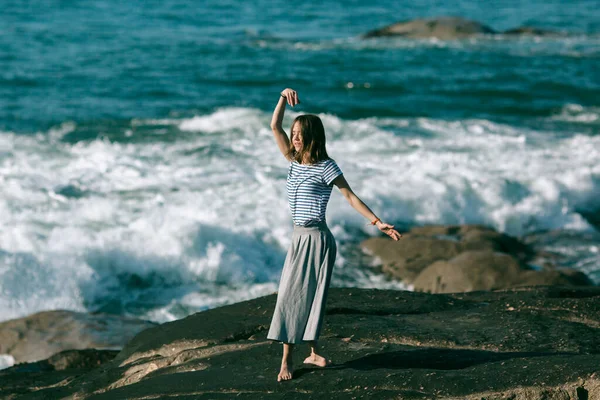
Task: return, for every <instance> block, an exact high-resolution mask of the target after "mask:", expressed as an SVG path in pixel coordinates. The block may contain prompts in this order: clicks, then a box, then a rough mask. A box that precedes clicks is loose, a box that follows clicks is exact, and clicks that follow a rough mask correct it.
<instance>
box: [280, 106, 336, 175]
mask: <svg viewBox="0 0 600 400" xmlns="http://www.w3.org/2000/svg"><path fill="white" fill-rule="evenodd" d="M296 123H298V124H300V132H302V149H301V150H300V151H296V148H295V147H294V144H293V143H292V138H293V135H294V133H293V130H294V125H296ZM288 155H289V156H290V157H291V158H292V159H294V160H296V162H298V163H300V164H302V160H303V159H304V157H307V158H308V163H309V164H315V163H317V162H319V161H322V160H327V159H328V158H329V155H327V150H325V128H324V127H323V122H321V118H319V117H317V116H316V115H313V114H304V115H299V116H297V117H296V119H294V122H292V127H291V129H290V148H289V149H288Z"/></svg>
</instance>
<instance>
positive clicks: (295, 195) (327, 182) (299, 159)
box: [267, 89, 401, 381]
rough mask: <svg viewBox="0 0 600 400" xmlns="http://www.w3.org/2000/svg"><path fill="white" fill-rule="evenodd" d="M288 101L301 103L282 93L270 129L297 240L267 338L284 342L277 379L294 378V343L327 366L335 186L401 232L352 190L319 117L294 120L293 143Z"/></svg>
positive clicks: (313, 360) (363, 209)
mask: <svg viewBox="0 0 600 400" xmlns="http://www.w3.org/2000/svg"><path fill="white" fill-rule="evenodd" d="M286 102H287V103H288V104H289V105H290V106H292V107H293V106H295V105H296V104H298V103H299V102H300V100H298V94H297V93H296V91H294V90H292V89H285V90H284V91H283V92H281V97H280V98H279V103H278V104H277V107H276V108H275V111H274V113H273V119H272V120H271V129H272V130H273V134H274V135H275V141H276V142H277V145H278V146H279V150H281V152H282V153H283V155H284V156H285V158H286V159H287V160H288V161H290V162H291V164H290V168H289V171H288V177H287V185H286V186H287V191H288V200H289V205H290V210H291V211H292V218H293V220H294V233H293V235H292V244H291V246H290V248H289V251H288V253H287V256H286V260H285V263H284V266H283V271H282V273H281V280H280V282H279V291H278V294H277V304H276V306H275V311H274V313H273V319H272V321H271V327H270V329H269V333H268V334H267V338H268V339H271V340H277V341H280V342H283V359H282V361H281V370H280V372H279V375H278V376H277V381H282V380H289V379H291V378H292V372H293V369H292V368H293V367H292V349H293V345H294V344H296V343H301V342H308V344H309V345H310V350H311V352H310V355H309V356H308V357H307V358H306V359H305V360H304V363H305V364H313V365H316V366H319V367H325V366H326V365H327V364H329V363H330V361H328V360H326V359H325V358H324V357H323V356H321V355H320V354H319V353H318V351H317V339H318V337H319V333H320V330H321V326H322V323H323V315H324V314H325V302H326V300H327V290H328V288H329V282H330V280H331V272H332V271H333V264H334V262H335V257H336V251H337V246H336V243H335V239H334V237H333V235H332V234H331V231H330V230H329V228H328V227H327V223H326V221H325V211H326V208H327V203H328V201H329V197H330V195H331V189H332V188H333V185H335V186H337V187H338V188H339V190H340V192H342V194H343V195H344V197H345V198H346V200H348V202H349V203H350V205H351V206H352V207H353V208H354V209H356V211H358V212H359V213H360V214H362V215H363V216H364V217H366V218H368V219H369V220H370V221H371V224H373V225H376V226H377V228H379V230H381V231H382V232H384V233H386V234H388V235H389V236H390V237H391V238H392V239H394V240H398V239H399V238H400V237H401V235H400V233H398V232H397V231H396V230H394V229H393V228H394V227H393V226H392V225H389V224H386V223H383V222H382V221H381V220H380V219H379V218H377V216H375V214H373V212H372V211H371V210H370V209H369V207H367V206H366V205H365V204H364V203H363V202H362V201H361V200H360V199H359V198H358V197H357V196H356V195H355V194H354V193H353V192H352V189H350V186H349V185H348V182H346V179H345V178H344V175H342V171H341V170H340V169H339V167H338V166H337V164H336V162H335V161H334V160H332V159H331V158H329V156H328V155H327V151H326V149H325V130H324V128H323V123H322V122H321V119H319V117H317V116H316V115H300V116H298V117H297V118H296V119H295V120H294V122H293V124H292V135H291V144H290V140H289V139H288V137H287V135H286V133H285V131H284V130H283V128H282V126H281V122H282V121H283V114H284V112H285V104H286Z"/></svg>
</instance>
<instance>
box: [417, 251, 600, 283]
mask: <svg viewBox="0 0 600 400" xmlns="http://www.w3.org/2000/svg"><path fill="white" fill-rule="evenodd" d="M591 284H592V282H591V281H590V280H589V278H587V277H586V276H585V274H583V273H582V272H578V271H572V270H561V271H559V270H555V271H533V270H525V269H523V268H522V266H521V265H520V264H519V262H518V261H517V260H516V259H515V258H514V257H511V256H509V255H508V254H504V253H499V252H493V251H489V250H484V251H465V252H463V253H461V254H460V255H458V256H456V257H454V258H453V259H451V260H449V261H437V262H435V263H433V264H431V265H430V266H428V267H427V268H425V269H424V270H423V272H421V273H420V274H419V276H417V277H416V279H415V280H414V281H413V285H414V289H415V290H420V291H425V292H429V293H456V292H470V291H475V290H494V289H508V288H513V287H519V286H534V285H591Z"/></svg>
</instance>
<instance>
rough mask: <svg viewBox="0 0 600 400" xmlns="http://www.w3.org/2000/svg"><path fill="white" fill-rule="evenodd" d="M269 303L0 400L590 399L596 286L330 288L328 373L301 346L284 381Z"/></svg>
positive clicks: (43, 378)
mask: <svg viewBox="0 0 600 400" xmlns="http://www.w3.org/2000/svg"><path fill="white" fill-rule="evenodd" d="M274 305H275V296H274V295H271V296H266V297H262V298H258V299H254V300H250V301H246V302H243V303H237V304H233V305H230V306H225V307H220V308H217V309H213V310H209V311H205V312H200V313H197V314H194V315H192V316H190V317H187V318H185V319H182V320H179V321H174V322H170V323H165V324H163V325H160V326H157V327H154V328H151V329H148V330H146V331H143V332H141V333H140V334H138V335H137V336H136V337H135V338H134V339H132V340H131V342H130V343H129V344H128V345H127V346H126V347H125V348H124V349H123V351H122V352H121V353H120V354H119V355H118V356H117V357H116V358H115V359H113V360H111V361H108V362H106V363H104V364H102V365H101V366H100V367H98V368H96V369H93V370H91V371H89V372H86V373H84V374H80V375H75V374H71V375H63V376H62V380H60V376H58V375H57V374H59V373H61V371H52V372H47V373H43V372H40V373H37V374H28V375H27V377H26V379H20V378H19V376H23V374H18V373H4V374H0V398H15V397H18V398H23V399H26V398H31V399H34V398H47V399H52V398H79V399H87V398H90V399H120V398H123V399H126V398H163V397H168V398H185V399H191V398H200V399H201V398H232V397H242V398H247V399H262V398H286V399H296V398H298V399H305V398H314V399H348V398H353V397H355V398H369V399H370V398H376V399H377V398H379V399H388V398H403V399H434V398H435V399H461V400H464V399H467V400H474V399H478V400H479V399H482V398H485V399H508V398H510V399H513V400H531V399H546V398H547V399H559V398H573V399H582V398H587V399H596V398H600V376H599V374H598V365H600V288H598V287H590V288H573V287H535V288H532V287H524V288H519V289H515V290H505V291H494V292H469V293H457V294H437V295H434V294H427V293H419V292H405V291H392V290H365V289H332V290H331V291H330V294H329V300H328V305H327V315H326V317H325V325H324V329H323V332H322V336H321V338H320V341H319V343H320V346H321V348H322V351H323V353H324V354H325V355H327V356H328V357H329V358H331V359H333V361H334V364H333V365H332V366H331V367H329V368H326V369H320V368H317V367H310V366H307V365H302V363H301V362H302V360H303V359H304V357H305V356H306V354H307V351H308V347H307V346H300V345H298V346H295V350H294V362H295V372H294V379H293V380H292V381H289V382H283V383H278V382H276V376H277V372H278V370H279V365H280V360H281V351H282V348H281V344H279V343H275V342H271V341H269V340H267V339H266V334H267V329H268V324H269V322H270V317H271V314H272V312H273V308H274ZM250 338H252V340H250ZM62 373H65V374H66V373H67V371H64V372H62ZM33 375H35V379H34V378H33V377H32V376H33ZM17 394H18V396H17ZM585 396H587V397H585Z"/></svg>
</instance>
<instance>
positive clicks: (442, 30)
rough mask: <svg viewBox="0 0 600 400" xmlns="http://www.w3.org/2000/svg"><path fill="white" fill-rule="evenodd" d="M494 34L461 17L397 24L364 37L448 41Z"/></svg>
mask: <svg viewBox="0 0 600 400" xmlns="http://www.w3.org/2000/svg"><path fill="white" fill-rule="evenodd" d="M492 33H495V31H494V30H493V29H492V28H490V27H488V26H486V25H483V24H481V23H479V22H477V21H472V20H469V19H465V18H461V17H438V18H427V19H415V20H409V21H402V22H396V23H394V24H391V25H388V26H385V27H383V28H381V29H376V30H373V31H370V32H367V33H366V34H364V35H363V38H373V37H381V36H401V37H406V38H414V39H420V38H437V39H443V40H448V39H459V38H465V37H469V36H473V35H481V34H492Z"/></svg>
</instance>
